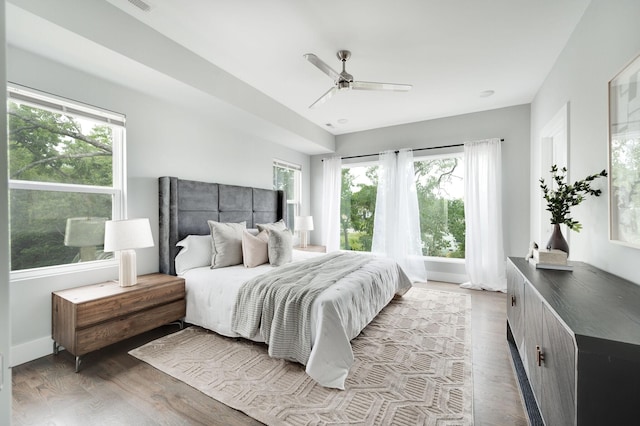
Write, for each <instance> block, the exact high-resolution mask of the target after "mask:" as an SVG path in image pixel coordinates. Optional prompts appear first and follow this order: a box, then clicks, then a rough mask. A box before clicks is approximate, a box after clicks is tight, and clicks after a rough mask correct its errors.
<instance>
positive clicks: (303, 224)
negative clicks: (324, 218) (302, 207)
mask: <svg viewBox="0 0 640 426" xmlns="http://www.w3.org/2000/svg"><path fill="white" fill-rule="evenodd" d="M293 227H294V228H295V230H296V231H313V216H296V217H294V218H293Z"/></svg>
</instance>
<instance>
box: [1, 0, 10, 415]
mask: <svg viewBox="0 0 640 426" xmlns="http://www.w3.org/2000/svg"><path fill="white" fill-rule="evenodd" d="M4 12H5V4H4V1H3V2H0V58H2V61H0V64H2V65H1V66H0V84H2V85H3V86H5V85H6V69H5V66H4V64H5V63H6V61H5V53H6V52H5V51H6V44H5V31H4V29H5V25H4ZM6 105H7V92H6V90H5V91H3V94H2V105H1V106H0V117H5V116H6V114H7V111H6ZM6 132H7V121H6V120H0V134H2V135H6V134H7V133H6ZM4 140H6V138H5V139H4ZM0 169H1V170H6V169H7V145H6V142H5V144H4V146H3V148H2V149H0ZM7 197H8V194H7V174H6V173H3V174H2V176H1V177H0V199H2V200H6V199H7ZM0 205H1V206H2V207H1V208H0V356H2V362H0V369H1V370H2V371H0V425H8V424H11V369H10V368H9V365H10V362H9V361H10V360H9V356H10V347H11V316H10V309H9V307H10V303H9V297H10V292H9V240H8V235H9V221H8V206H7V203H0Z"/></svg>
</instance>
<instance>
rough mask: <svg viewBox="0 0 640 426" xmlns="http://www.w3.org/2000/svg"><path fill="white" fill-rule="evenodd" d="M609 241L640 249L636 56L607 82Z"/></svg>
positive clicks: (639, 65)
mask: <svg viewBox="0 0 640 426" xmlns="http://www.w3.org/2000/svg"><path fill="white" fill-rule="evenodd" d="M609 171H610V173H609V175H610V177H609V239H610V240H611V241H612V242H615V243H620V244H624V245H627V246H630V247H636V248H640V56H638V57H636V58H635V59H634V60H632V61H631V63H629V65H627V66H626V67H625V68H624V69H623V70H622V71H620V72H619V73H618V74H617V75H616V76H615V77H614V78H613V79H612V80H611V81H610V82H609Z"/></svg>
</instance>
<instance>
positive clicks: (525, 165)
mask: <svg viewBox="0 0 640 426" xmlns="http://www.w3.org/2000/svg"><path fill="white" fill-rule="evenodd" d="M529 116H530V109H529V105H519V106H514V107H509V108H502V109H497V110H491V111H485V112H478V113H473V114H464V115H459V116H455V117H448V118H441V119H436V120H428V121H422V122H418V123H411V124H405V125H400V126H391V127H385V128H381V129H375V130H369V131H365V132H357V133H351V134H346V135H341V136H338V137H337V138H336V150H337V154H338V155H340V156H343V157H344V156H351V155H360V154H371V153H376V152H380V151H383V150H386V149H401V148H426V147H434V146H442V145H452V144H459V143H463V142H465V141H473V140H480V139H487V138H504V142H503V144H502V166H503V168H502V170H503V172H502V173H503V221H504V247H505V254H506V255H507V256H523V255H524V254H525V252H526V250H527V247H528V243H529V235H528V232H527V230H528V228H529V192H528V186H529V151H530V149H529V136H530V127H529ZM423 153H424V151H423ZM418 154H420V153H416V155H418ZM324 157H325V156H322V155H317V156H313V157H312V159H311V172H312V185H311V192H312V194H313V196H312V199H311V205H312V206H313V209H312V214H313V216H314V224H317V225H316V229H315V230H314V231H313V232H312V235H311V241H312V242H313V243H314V244H319V243H320V240H321V237H320V236H321V233H322V208H321V206H322V162H321V160H322V158H324ZM375 158H376V157H368V158H363V159H362V160H363V161H371V160H372V159H374V160H375ZM430 272H431V274H430ZM433 272H439V274H437V275H434V274H433ZM427 273H428V275H429V276H430V279H444V278H436V276H439V277H447V276H450V277H455V276H456V275H457V276H459V275H460V274H462V275H464V265H460V264H458V265H451V264H449V263H447V264H440V265H438V264H434V263H429V264H427Z"/></svg>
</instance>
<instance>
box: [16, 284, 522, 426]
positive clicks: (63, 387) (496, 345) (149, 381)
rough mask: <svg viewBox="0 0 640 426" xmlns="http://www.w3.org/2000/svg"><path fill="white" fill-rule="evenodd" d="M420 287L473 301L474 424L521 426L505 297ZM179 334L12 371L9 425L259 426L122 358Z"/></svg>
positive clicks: (135, 340) (46, 359)
mask: <svg viewBox="0 0 640 426" xmlns="http://www.w3.org/2000/svg"><path fill="white" fill-rule="evenodd" d="M419 286H420V287H426V288H434V289H440V290H447V291H455V292H465V293H468V294H470V295H471V303H472V339H473V380H474V400H473V405H474V418H475V424H476V425H479V426H485V425H491V426H503V425H504V426H511V425H526V424H527V421H526V417H525V414H524V410H523V406H522V402H521V400H520V396H519V393H518V390H517V385H516V379H515V376H514V374H513V371H512V367H511V360H510V357H509V349H508V347H507V343H506V338H505V333H506V331H505V328H506V325H505V318H506V300H505V295H504V294H501V293H493V292H486V291H471V290H464V289H460V288H459V287H458V286H457V285H453V284H446V283H435V282H433V283H428V284H422V285H419ZM176 330H177V326H165V327H161V328H159V329H156V330H152V331H150V332H148V333H145V334H143V335H140V336H137V337H134V338H132V339H129V340H126V341H124V342H121V343H119V344H115V345H112V346H110V347H108V348H105V349H103V350H100V351H96V352H93V353H91V354H88V355H86V356H85V357H84V358H83V363H82V366H81V370H80V372H79V373H77V374H76V373H74V362H75V361H74V358H73V357H72V356H71V355H70V354H69V353H67V352H66V351H63V352H60V354H59V355H57V356H54V355H48V356H46V357H43V358H40V359H37V360H34V361H31V362H28V363H26V364H22V365H20V366H17V367H14V368H13V425H14V426H20V425H65V426H73V425H82V426H87V425H136V426H137V425H157V424H163V425H229V426H234V425H258V424H260V423H259V422H257V421H255V420H253V419H251V418H250V417H247V416H246V415H244V414H243V413H241V412H239V411H236V410H234V409H232V408H229V407H227V406H226V405H224V404H221V403H219V402H217V401H215V400H213V399H211V398H209V397H207V396H206V395H204V394H202V393H200V392H199V391H197V390H195V389H193V388H191V387H190V386H188V385H186V384H184V383H182V382H180V381H178V380H176V379H174V378H172V377H170V376H168V375H166V374H164V373H162V372H160V371H158V370H156V369H155V368H153V367H151V366H149V365H148V364H145V363H143V362H142V361H139V360H137V359H136V358H133V357H132V356H130V355H128V354H127V352H128V351H129V350H130V349H133V348H135V347H138V346H140V345H142V344H144V343H146V342H149V341H151V340H154V339H156V338H158V337H160V336H162V335H165V334H168V333H172V332H174V331H176Z"/></svg>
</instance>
